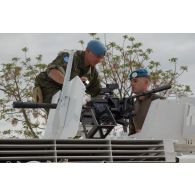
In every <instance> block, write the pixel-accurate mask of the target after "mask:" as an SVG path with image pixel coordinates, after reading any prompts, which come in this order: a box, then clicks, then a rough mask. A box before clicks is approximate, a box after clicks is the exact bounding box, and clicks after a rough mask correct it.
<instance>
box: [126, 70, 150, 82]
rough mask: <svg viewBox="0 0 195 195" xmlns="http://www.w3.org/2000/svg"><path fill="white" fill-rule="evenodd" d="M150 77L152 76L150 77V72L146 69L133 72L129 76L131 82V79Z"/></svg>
mask: <svg viewBox="0 0 195 195" xmlns="http://www.w3.org/2000/svg"><path fill="white" fill-rule="evenodd" d="M149 76H150V75H149V73H148V71H147V70H146V69H145V68H140V69H137V70H134V71H132V72H131V73H130V74H129V79H130V80H131V79H133V78H137V77H149Z"/></svg>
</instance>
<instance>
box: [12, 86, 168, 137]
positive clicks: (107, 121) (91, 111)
mask: <svg viewBox="0 0 195 195" xmlns="http://www.w3.org/2000/svg"><path fill="white" fill-rule="evenodd" d="M117 88H118V84H107V85H106V88H103V89H102V91H101V93H100V94H101V95H104V98H103V99H102V98H96V99H92V100H91V101H90V102H88V103H87V104H86V105H85V106H83V108H82V112H81V118H80V121H81V123H82V125H83V129H84V133H85V137H86V138H105V137H106V136H107V135H108V134H109V133H110V132H111V131H112V129H113V128H114V127H115V126H116V125H117V124H121V125H122V126H123V128H124V130H126V129H127V126H128V124H129V122H128V120H130V119H131V118H132V117H133V115H134V113H133V105H134V99H135V98H138V97H141V96H146V95H149V94H153V93H157V92H160V91H164V90H168V89H170V88H171V86H170V85H165V86H161V87H159V88H156V89H152V90H150V91H146V92H143V93H140V94H136V95H133V96H130V97H128V98H118V97H116V96H114V92H113V91H114V90H115V89H117ZM13 107H14V108H50V109H55V108H56V107H57V104H48V103H41V104H39V103H30V102H14V103H13ZM89 127H90V129H89ZM91 127H92V128H91Z"/></svg>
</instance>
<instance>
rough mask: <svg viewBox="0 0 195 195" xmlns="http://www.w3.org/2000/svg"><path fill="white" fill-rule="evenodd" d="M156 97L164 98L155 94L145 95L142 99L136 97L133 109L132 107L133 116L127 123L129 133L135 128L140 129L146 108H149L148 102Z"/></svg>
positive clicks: (146, 111)
mask: <svg viewBox="0 0 195 195" xmlns="http://www.w3.org/2000/svg"><path fill="white" fill-rule="evenodd" d="M156 99H165V98H164V97H162V96H159V95H157V94H150V95H147V96H145V99H144V100H139V99H136V101H135V103H134V109H133V110H134V114H135V116H134V117H133V118H132V120H131V121H130V124H129V134H130V135H131V134H134V133H136V130H140V129H141V128H142V126H143V123H144V121H145V118H146V115H147V113H148V110H149V108H150V104H151V102H152V101H154V100H156Z"/></svg>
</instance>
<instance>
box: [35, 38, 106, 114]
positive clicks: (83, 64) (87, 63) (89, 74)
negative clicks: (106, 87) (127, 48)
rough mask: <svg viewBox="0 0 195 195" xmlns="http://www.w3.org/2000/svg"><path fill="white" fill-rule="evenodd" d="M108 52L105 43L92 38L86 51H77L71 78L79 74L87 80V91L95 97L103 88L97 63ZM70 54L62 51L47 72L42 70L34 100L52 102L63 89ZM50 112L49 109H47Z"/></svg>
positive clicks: (37, 78) (37, 79)
mask: <svg viewBox="0 0 195 195" xmlns="http://www.w3.org/2000/svg"><path fill="white" fill-rule="evenodd" d="M105 54H106V47H105V45H104V44H103V43H102V42H100V41H98V40H91V41H89V43H88V44H87V47H86V49H85V51H76V52H75V54H74V58H73V65H72V71H71V76H70V78H71V79H72V78H74V77H75V76H79V77H80V79H81V80H82V81H83V82H86V81H88V82H86V83H87V85H86V93H87V94H90V95H91V96H92V97H95V96H97V95H98V94H99V92H100V90H101V85H100V80H99V76H98V72H97V70H96V64H98V63H99V62H101V61H102V60H103V58H104V56H105ZM68 59H69V54H68V53H67V52H60V53H59V55H58V56H57V57H56V58H55V59H54V60H53V61H52V62H51V63H50V64H49V65H48V67H47V70H46V71H45V72H41V73H40V74H39V75H38V76H37V77H36V80H35V88H34V93H33V96H34V100H35V101H36V102H39V103H41V102H44V103H50V102H51V100H52V96H53V95H54V94H55V93H56V92H57V91H59V90H61V89H62V85H63V82H64V75H65V72H66V66H67V64H68ZM46 111H47V112H48V110H46Z"/></svg>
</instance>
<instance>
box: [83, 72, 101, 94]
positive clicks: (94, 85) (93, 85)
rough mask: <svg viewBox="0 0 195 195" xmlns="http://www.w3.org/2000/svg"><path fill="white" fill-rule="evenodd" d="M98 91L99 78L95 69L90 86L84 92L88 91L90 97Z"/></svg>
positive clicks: (99, 87) (99, 89) (99, 86)
mask: <svg viewBox="0 0 195 195" xmlns="http://www.w3.org/2000/svg"><path fill="white" fill-rule="evenodd" d="M100 91H101V84H100V79H99V75H98V72H96V71H95V74H94V76H93V79H92V81H91V86H90V88H89V89H88V90H86V92H87V93H89V94H90V95H91V96H92V97H96V96H97V95H99V93H100Z"/></svg>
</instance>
